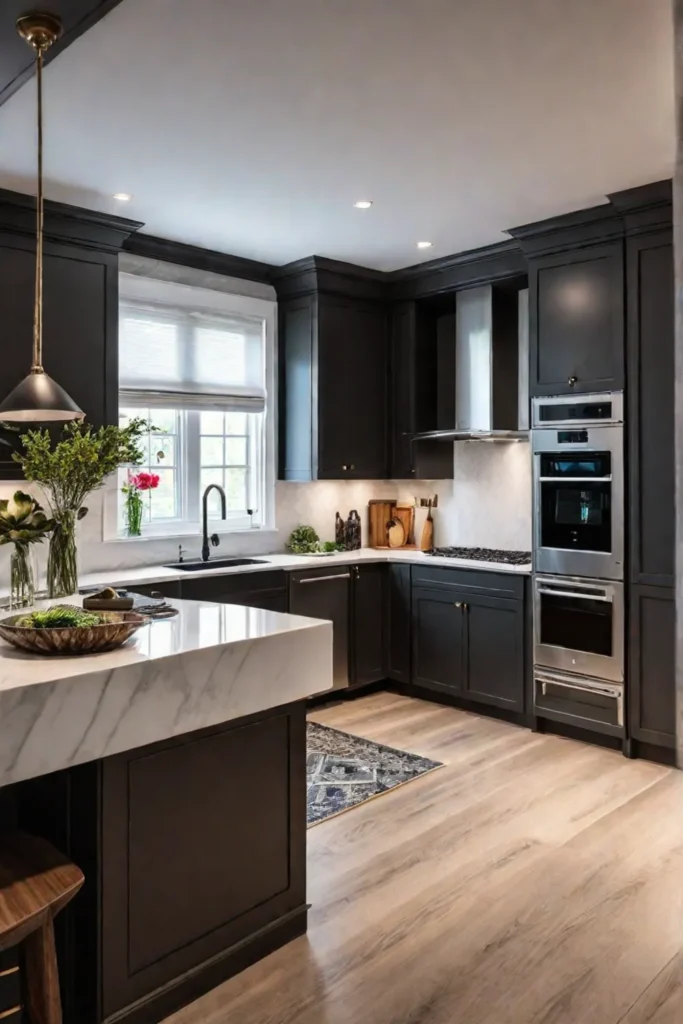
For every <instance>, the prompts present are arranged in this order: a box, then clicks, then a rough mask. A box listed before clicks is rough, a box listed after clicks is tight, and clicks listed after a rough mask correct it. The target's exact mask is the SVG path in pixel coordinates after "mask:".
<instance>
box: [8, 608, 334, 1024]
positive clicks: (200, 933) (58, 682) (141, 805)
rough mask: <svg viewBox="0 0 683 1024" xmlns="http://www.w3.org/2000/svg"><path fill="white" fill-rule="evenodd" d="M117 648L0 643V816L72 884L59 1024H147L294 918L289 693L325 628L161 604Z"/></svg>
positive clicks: (318, 652) (321, 676)
mask: <svg viewBox="0 0 683 1024" xmlns="http://www.w3.org/2000/svg"><path fill="white" fill-rule="evenodd" d="M173 604H174V605H175V606H176V607H177V608H178V611H179V614H178V615H177V616H176V617H175V618H173V619H168V620H165V621H158V622H154V623H151V624H150V625H148V626H145V627H144V628H143V629H142V630H140V632H139V633H138V634H136V637H135V638H134V639H133V640H132V641H131V642H130V643H129V644H128V645H126V646H125V647H124V648H122V649H120V650H118V651H114V652H111V653H109V654H100V655H91V656H84V657H66V658H60V657H52V658H47V657H32V656H30V655H26V654H24V653H21V652H19V651H16V650H14V649H13V648H11V647H9V646H7V645H5V644H4V643H3V644H0V787H2V788H0V822H1V824H2V827H4V828H8V829H11V828H13V827H15V826H19V827H21V828H23V829H25V830H26V831H30V832H33V833H36V834H39V835H42V836H44V837H45V838H47V839H49V840H51V841H52V842H53V843H54V844H55V845H56V846H57V847H59V848H60V849H61V850H63V851H64V852H65V853H66V854H68V856H69V857H70V858H71V859H72V860H74V861H75V862H76V863H77V864H78V865H79V866H80V867H81V868H82V869H83V871H84V873H85V876H86V883H85V886H84V887H83V890H82V891H81V893H80V894H79V895H78V897H76V899H75V900H74V901H73V904H72V905H71V906H70V907H69V908H68V909H67V910H66V911H65V912H64V914H63V915H61V917H59V918H58V919H57V927H58V950H59V957H60V971H61V978H62V989H63V1004H64V1019H65V1022H66V1024H76V1022H80V1021H86V1020H87V1021H88V1022H93V1024H99V1022H101V1021H106V1020H117V1021H118V1020H121V1021H123V1020H125V1021H131V1022H133V1021H135V1022H137V1021H140V1022H142V1021H145V1022H149V1021H154V1020H159V1019H161V1018H162V1017H164V1016H166V1015H167V1014H169V1013H171V1012H172V1011H173V1010H174V1009H176V1008H177V1007H179V1006H181V1005H183V1004H184V1003H186V1002H188V1001H189V1000H191V999H193V998H195V997H196V996H198V995H199V994H200V993H202V992H204V991H206V990H207V989H208V988H211V987H212V986H213V985H215V984H217V983H218V982H219V981H221V980H223V979H224V978H226V977H229V976H230V975H231V974H234V973H236V972H237V971H239V970H241V969H242V968H243V967H245V966H247V965H248V964H249V963H252V962H254V961H255V960H258V959H260V958H261V957H263V956H265V955H266V954H267V953H269V952H271V951H272V950H273V949H276V948H277V947H278V946H280V945H282V944H284V943H285V942H288V941H289V940H290V939H291V938H293V937H295V936H296V935H300V934H302V933H303V932H304V931H305V930H306V916H307V905H306V863H305V853H306V842H305V837H306V833H305V828H306V792H305V728H306V720H305V700H306V698H308V697H310V696H312V695H314V694H316V693H319V692H321V691H325V690H328V689H329V688H330V685H331V677H332V627H331V624H330V623H326V622H321V621H318V620H315V619H305V618H300V617H297V616H291V615H284V614H279V613H276V612H268V611H262V610H259V609H255V608H244V607H237V606H234V605H226V604H223V605H220V604H213V603H210V602H200V601H176V602H173Z"/></svg>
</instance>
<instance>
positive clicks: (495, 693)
mask: <svg viewBox="0 0 683 1024" xmlns="http://www.w3.org/2000/svg"><path fill="white" fill-rule="evenodd" d="M461 614H462V615H463V617H464V621H465V632H466V639H465V664H466V670H465V673H464V678H465V692H464V696H466V697H469V698H471V699H472V700H476V701H481V702H482V703H484V704H491V705H493V706H495V707H499V708H507V709H508V710H510V711H523V710H524V605H523V603H522V602H521V601H511V600H507V599H506V598H499V597H487V596H485V595H482V594H475V595H472V596H470V595H467V596H466V597H465V599H464V601H463V604H462V611H461Z"/></svg>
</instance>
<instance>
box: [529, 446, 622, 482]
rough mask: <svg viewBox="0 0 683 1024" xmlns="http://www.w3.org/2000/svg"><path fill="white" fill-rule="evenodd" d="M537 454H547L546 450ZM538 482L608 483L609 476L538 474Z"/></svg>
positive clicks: (610, 479) (610, 478)
mask: <svg viewBox="0 0 683 1024" xmlns="http://www.w3.org/2000/svg"><path fill="white" fill-rule="evenodd" d="M536 454H537V455H547V454H548V453H547V452H536ZM536 479H537V480H538V482H539V484H609V483H611V482H612V477H611V476H539V477H537V478H536Z"/></svg>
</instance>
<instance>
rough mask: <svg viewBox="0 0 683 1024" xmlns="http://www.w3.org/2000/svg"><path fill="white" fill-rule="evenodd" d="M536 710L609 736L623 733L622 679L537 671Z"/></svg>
mask: <svg viewBox="0 0 683 1024" xmlns="http://www.w3.org/2000/svg"><path fill="white" fill-rule="evenodd" d="M534 714H535V715H538V717H539V718H549V719H551V720H554V721H556V722H566V723H568V724H569V725H576V726H579V727H580V728H582V729H590V730H592V731H593V732H600V733H603V734H604V735H607V736H620V737H621V736H624V735H625V728H624V686H623V683H603V682H600V681H599V680H597V679H596V680H590V679H583V680H581V679H572V678H571V677H569V676H565V675H564V674H563V673H559V672H558V673H554V672H543V671H540V670H537V671H536V672H535V673H534Z"/></svg>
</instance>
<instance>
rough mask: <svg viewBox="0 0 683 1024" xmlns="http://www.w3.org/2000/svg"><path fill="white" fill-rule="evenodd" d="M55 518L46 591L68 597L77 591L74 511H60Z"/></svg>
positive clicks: (48, 558)
mask: <svg viewBox="0 0 683 1024" xmlns="http://www.w3.org/2000/svg"><path fill="white" fill-rule="evenodd" d="M55 520H56V525H55V528H54V530H53V531H52V534H51V536H50V550H49V553H48V556H47V592H48V596H49V597H69V596H70V595H71V594H77V593H78V565H77V561H76V513H75V512H61V513H60V514H59V516H55Z"/></svg>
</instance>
